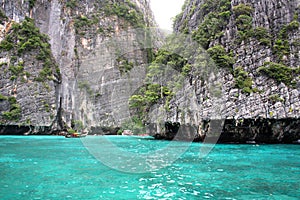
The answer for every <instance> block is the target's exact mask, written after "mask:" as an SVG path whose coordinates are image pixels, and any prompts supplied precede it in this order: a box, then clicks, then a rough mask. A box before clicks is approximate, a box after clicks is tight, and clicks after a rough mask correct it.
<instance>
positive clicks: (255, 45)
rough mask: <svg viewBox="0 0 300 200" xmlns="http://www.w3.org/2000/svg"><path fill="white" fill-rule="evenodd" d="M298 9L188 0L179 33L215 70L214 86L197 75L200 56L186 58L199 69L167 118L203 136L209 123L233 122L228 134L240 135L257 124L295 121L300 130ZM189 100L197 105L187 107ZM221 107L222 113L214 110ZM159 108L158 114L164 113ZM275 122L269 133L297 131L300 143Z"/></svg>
mask: <svg viewBox="0 0 300 200" xmlns="http://www.w3.org/2000/svg"><path fill="white" fill-rule="evenodd" d="M299 6H300V2H299V1H298V0H292V1H281V0H261V1H251V0H231V1H230V0H221V1H218V0H189V1H186V3H185V6H184V10H183V12H182V13H181V14H179V15H178V16H177V17H176V20H175V23H174V31H175V33H177V34H178V33H182V34H186V37H191V38H192V39H193V40H194V41H197V42H198V44H200V45H201V46H202V48H203V49H204V50H205V51H206V52H207V54H208V55H209V56H210V58H211V59H212V60H213V61H214V63H215V66H216V67H217V70H216V71H215V72H214V73H212V74H211V75H210V77H211V78H210V81H209V79H206V80H204V79H203V74H199V73H197V72H195V71H197V70H195V69H197V68H199V66H200V67H201V66H203V62H202V63H201V62H198V61H197V57H199V54H193V55H190V57H186V59H187V60H188V62H189V63H190V64H191V65H192V66H193V67H192V68H193V69H192V70H190V72H189V74H188V78H187V80H189V81H186V84H185V85H184V86H183V89H182V92H181V94H180V92H179V93H177V95H176V96H175V97H174V98H173V99H172V100H171V102H170V110H169V111H168V112H166V113H165V116H166V120H170V121H177V122H180V123H181V124H195V125H196V126H198V125H200V128H199V132H200V133H201V132H202V133H203V134H204V133H207V130H206V129H205V125H204V124H205V123H204V121H207V120H208V121H209V120H212V121H213V120H215V119H218V118H222V119H233V120H227V121H225V124H227V125H228V126H227V127H231V128H232V129H229V128H227V129H226V128H223V130H222V132H224V133H225V132H227V133H228V132H232V133H233V132H235V133H238V132H239V131H237V130H238V129H239V130H242V129H244V130H245V127H246V128H247V129H249V130H250V131H252V130H253V132H255V130H260V129H259V127H260V126H259V125H258V124H259V123H256V120H257V119H267V120H268V119H283V120H284V119H288V120H287V121H290V122H292V121H293V119H294V120H295V124H298V126H299V121H297V118H299V116H300V101H299V100H300V96H299V92H300V91H299V88H300V77H299V75H300V59H299V57H300V43H299V41H300V34H299V33H300V26H299V24H300V23H299V21H300V15H299V14H300V9H299ZM182 55H184V54H182ZM191 58H192V59H191ZM198 60H199V59H198ZM202 60H203V59H202ZM200 61H201V59H200ZM214 82H215V83H217V84H218V85H219V87H220V89H221V91H220V92H219V97H218V98H217V99H214V98H213V97H216V96H215V94H213V90H212V89H211V83H214ZM183 91H184V92H183ZM187 101H190V102H191V103H190V104H189V106H186V103H187ZM161 107H162V106H161ZM215 107H219V108H218V109H219V111H217V112H215V111H214V109H215ZM158 110H159V109H156V110H155V112H154V113H155V115H157V113H161V114H162V112H159V111H158ZM214 113H215V114H216V113H217V116H214ZM244 119H247V120H250V121H251V120H253V122H252V125H251V123H247V124H246V125H245V124H244V122H243V121H244ZM152 120H154V121H155V117H154V116H152ZM275 121H276V120H275ZM275 121H274V120H270V123H269V125H270V127H273V128H270V129H268V130H272V129H274V130H275V129H276V127H277V129H280V130H282V131H283V132H284V131H285V134H290V133H291V132H293V133H295V132H296V133H298V135H297V134H296V135H293V139H294V140H295V139H297V138H299V137H300V136H299V128H298V129H297V128H296V129H295V127H297V126H293V127H294V128H292V129H293V130H290V129H289V127H290V126H288V125H284V124H283V123H281V122H280V123H279V124H278V123H276V122H275ZM279 121H280V120H279ZM248 122H249V121H248ZM223 123H224V121H223ZM228 123H229V124H228ZM254 124H255V125H254ZM271 124H272V125H271ZM262 126H263V125H262ZM251 127H253V129H252V128H251ZM254 127H255V128H254ZM257 128H258V129H257ZM254 129H255V130H254ZM242 132H247V131H242ZM258 132H260V133H262V132H264V133H266V131H258ZM275 132H276V131H275ZM275 132H274V135H276V134H275ZM248 134H250V133H249V132H248ZM270 134H271V135H272V134H273V132H272V131H270ZM245 135H247V134H245ZM250 135H251V134H250ZM232 136H233V135H232ZM270 137H273V136H270ZM274 137H275V136H274ZM248 138H251V137H248ZM252 139H253V140H255V137H253V138H252ZM249 140H250V139H249ZM278 141H280V139H279V140H278Z"/></svg>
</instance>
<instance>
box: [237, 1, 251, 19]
mask: <svg viewBox="0 0 300 200" xmlns="http://www.w3.org/2000/svg"><path fill="white" fill-rule="evenodd" d="M232 10H233V13H234V14H235V15H236V16H240V15H247V16H250V15H251V13H252V12H253V8H252V7H251V6H249V5H247V4H242V3H241V4H239V5H236V6H233V8H232Z"/></svg>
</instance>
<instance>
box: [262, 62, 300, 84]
mask: <svg viewBox="0 0 300 200" xmlns="http://www.w3.org/2000/svg"><path fill="white" fill-rule="evenodd" d="M258 71H259V72H261V73H264V74H265V75H267V76H269V77H270V78H273V79H275V80H276V81H277V82H279V83H280V82H282V83H284V84H285V85H287V86H295V82H294V81H293V80H294V77H295V76H296V75H298V74H299V73H300V67H297V68H290V67H287V66H285V65H283V64H280V63H273V62H266V63H265V64H264V65H263V66H262V67H260V68H258Z"/></svg>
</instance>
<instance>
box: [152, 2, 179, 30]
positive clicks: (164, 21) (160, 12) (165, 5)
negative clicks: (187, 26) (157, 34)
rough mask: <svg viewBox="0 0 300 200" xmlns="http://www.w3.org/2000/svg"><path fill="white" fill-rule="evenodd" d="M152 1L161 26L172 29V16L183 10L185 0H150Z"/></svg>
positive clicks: (156, 17)
mask: <svg viewBox="0 0 300 200" xmlns="http://www.w3.org/2000/svg"><path fill="white" fill-rule="evenodd" d="M150 3H151V9H152V11H153V13H154V16H155V19H156V22H157V23H158V25H159V26H160V28H162V29H166V30H170V31H172V29H173V28H172V25H173V20H172V18H174V17H175V16H176V15H178V14H179V13H180V12H181V7H182V5H183V4H184V0H150Z"/></svg>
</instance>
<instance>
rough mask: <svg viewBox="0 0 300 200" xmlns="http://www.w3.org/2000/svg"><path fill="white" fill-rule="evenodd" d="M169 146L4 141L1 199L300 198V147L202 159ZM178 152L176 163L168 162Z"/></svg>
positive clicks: (89, 140) (118, 140)
mask: <svg viewBox="0 0 300 200" xmlns="http://www.w3.org/2000/svg"><path fill="white" fill-rule="evenodd" d="M95 144H97V145H95ZM108 144H113V145H108ZM168 145H170V142H168V141H156V140H153V139H151V138H149V137H125V136H119V137H117V136H113V137H112V136H111V137H106V136H105V137H104V136H90V137H86V138H82V139H77V138H76V139H75V138H70V139H68V138H64V137H58V136H1V137H0V199H1V200H6V199H11V200H17V199H22V200H27V199H30V200H34V199H43V200H45V199H51V200H52V199H57V200H64V199H80V200H85V199H91V200H92V199H172V200H173V199H276V200H277V199H278V200H285V199H291V200H292V199H295V200H296V199H300V185H299V183H300V145H255V144H249V145H231V144H230V145H229V144H228V145H221V144H218V145H215V146H213V148H212V149H211V151H210V152H209V154H207V155H201V153H199V152H201V148H202V147H204V146H205V145H206V144H201V143H188V146H187V143H184V142H173V147H174V146H175V147H176V148H169V149H168V148H167V147H168ZM186 147H187V148H186ZM178 149H184V151H183V152H182V154H181V155H179V157H178V158H176V159H171V160H170V159H168V157H166V156H169V157H170V158H175V157H174V155H172V152H170V151H176V150H178ZM119 150H120V151H119ZM157 150H159V151H157ZM97 152H98V154H97ZM120 152H121V154H122V155H119V156H118V154H120ZM127 154H128V155H132V156H136V159H133V157H131V158H130V159H129V160H128V159H127V158H126V155H127ZM159 154H164V156H163V157H159ZM124 156H125V157H124ZM140 156H141V157H140ZM155 157H158V158H157V159H156V158H155ZM124 158H125V159H124ZM143 158H147V160H146V161H145V163H147V166H144V163H143ZM126 159H127V160H126ZM116 160H118V162H115V161H116ZM110 161H111V162H110ZM136 161H138V162H136ZM157 161H159V162H157ZM103 163H104V164H103ZM122 163H124V164H122ZM149 163H150V164H149ZM151 163H152V164H151ZM163 163H166V165H164V164H163ZM143 167H144V168H143ZM143 169H145V171H143ZM135 170H136V171H135Z"/></svg>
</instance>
